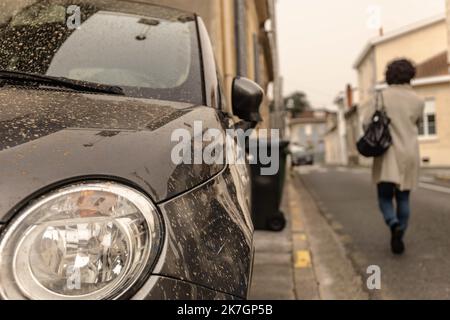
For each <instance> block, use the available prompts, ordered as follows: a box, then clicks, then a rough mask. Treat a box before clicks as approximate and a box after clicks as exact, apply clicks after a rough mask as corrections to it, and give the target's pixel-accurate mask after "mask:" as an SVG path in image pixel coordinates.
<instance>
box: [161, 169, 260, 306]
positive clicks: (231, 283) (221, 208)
mask: <svg viewBox="0 0 450 320" xmlns="http://www.w3.org/2000/svg"><path fill="white" fill-rule="evenodd" d="M242 169H243V168H242V167H241V168H239V166H227V167H226V169H225V170H224V171H223V172H221V173H220V174H219V175H218V176H217V177H215V178H214V179H212V180H210V181H208V182H206V183H205V184H203V185H202V186H200V187H198V188H196V189H194V190H192V191H191V192H189V193H187V194H185V195H181V196H179V197H177V198H175V199H172V200H170V201H168V202H167V203H164V204H161V205H160V206H159V208H160V209H161V212H162V213H163V215H164V216H165V218H167V225H166V230H167V234H168V240H167V250H165V254H164V263H163V265H162V266H161V267H160V268H159V270H156V272H157V273H158V274H161V275H165V276H170V277H174V278H177V279H182V280H187V281H189V282H192V283H197V284H201V285H203V286H205V287H208V288H214V289H215V290H219V291H222V292H227V293H230V294H232V295H234V296H237V297H241V298H245V297H246V296H247V290H248V287H249V286H250V280H251V279H250V276H249V275H251V270H252V256H253V224H252V222H251V214H250V211H249V209H248V208H249V203H248V201H249V199H247V198H246V197H245V194H244V192H245V189H246V188H248V186H247V185H246V183H245V182H244V183H240V182H239V181H241V180H242V175H243V174H245V171H242ZM180 257H183V258H182V259H180Z"/></svg>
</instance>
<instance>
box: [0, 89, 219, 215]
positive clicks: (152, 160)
mask: <svg viewBox="0 0 450 320" xmlns="http://www.w3.org/2000/svg"><path fill="white" fill-rule="evenodd" d="M216 111H217V110H214V109H212V108H209V107H201V106H198V107H193V106H192V105H189V104H182V103H174V102H168V101H156V100H145V99H136V98H127V97H120V96H108V95H90V94H80V93H71V92H58V91H56V92H55V91H46V90H32V89H9V88H3V89H2V90H0V119H1V120H0V136H2V140H1V141H0V164H1V171H2V173H1V174H2V178H1V180H0V221H2V222H5V221H7V220H8V219H10V218H11V216H12V214H14V213H15V211H16V210H17V209H19V207H20V206H21V205H23V204H24V201H26V200H27V199H29V198H35V197H36V192H39V191H40V190H42V192H46V191H47V190H46V189H47V188H48V187H49V186H54V185H55V184H61V183H65V181H70V180H77V179H78V178H83V179H86V177H92V178H101V177H110V178H113V179H114V177H117V178H118V179H120V178H121V179H125V180H127V181H130V182H132V183H133V184H135V185H137V186H139V187H140V189H142V190H144V191H145V192H146V193H147V194H148V195H149V196H150V197H151V198H152V200H153V201H155V202H161V201H163V200H165V199H168V198H170V197H174V196H176V195H177V194H180V193H182V192H184V191H186V190H188V189H190V188H193V187H195V186H196V185H198V184H200V183H202V182H204V181H205V180H207V179H208V178H210V177H212V176H213V175H214V174H216V173H218V172H219V171H220V170H221V169H222V168H223V165H220V164H211V165H207V164H198V165H194V164H192V165H187V164H186V165H184V164H182V165H179V166H177V165H175V164H173V163H172V161H171V151H172V148H173V146H174V145H175V144H176V142H171V134H172V132H173V130H175V129H179V128H184V129H186V130H188V131H189V132H192V134H193V128H194V121H197V120H199V119H201V120H202V123H203V125H204V126H205V127H209V128H217V129H221V128H222V127H221V126H222V125H221V121H220V118H219V116H218V114H217V112H216Z"/></svg>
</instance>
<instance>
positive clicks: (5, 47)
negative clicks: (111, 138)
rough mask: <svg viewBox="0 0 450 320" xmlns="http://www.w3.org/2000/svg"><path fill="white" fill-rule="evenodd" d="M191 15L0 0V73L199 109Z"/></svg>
mask: <svg viewBox="0 0 450 320" xmlns="http://www.w3.org/2000/svg"><path fill="white" fill-rule="evenodd" d="M196 34H197V33H196V26H195V18H194V17H193V16H192V15H189V14H186V13H183V12H180V11H177V10H173V9H168V8H163V7H159V6H153V5H147V4H139V3H131V2H122V1H115V0H108V1H105V0H103V1H101V0H98V1H96V0H90V1H80V0H78V1H74V0H71V1H70V0H60V1H49V0H34V1H32V0H2V1H1V2H0V69H2V70H10V71H21V72H29V73H35V74H43V75H49V76H57V77H66V78H70V79H75V80H82V81H89V82H94V83H101V84H106V85H113V86H120V87H121V88H123V90H124V92H125V94H126V95H129V96H134V97H142V98H153V99H163V100H175V101H182V102H190V103H196V104H201V102H202V100H203V99H202V90H201V68H200V58H199V52H198V47H199V46H198V43H197V36H196Z"/></svg>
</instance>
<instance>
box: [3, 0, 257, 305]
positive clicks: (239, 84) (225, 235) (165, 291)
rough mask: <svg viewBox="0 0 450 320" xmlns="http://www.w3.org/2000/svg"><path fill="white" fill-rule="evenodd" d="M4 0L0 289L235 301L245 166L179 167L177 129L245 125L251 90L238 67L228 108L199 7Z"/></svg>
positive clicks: (245, 256)
mask: <svg viewBox="0 0 450 320" xmlns="http://www.w3.org/2000/svg"><path fill="white" fill-rule="evenodd" d="M74 5H75V6H74ZM0 9H1V10H0V11H1V14H0V233H1V235H0V297H1V298H2V299H243V298H244V299H245V298H246V297H247V294H248V289H249V284H250V281H251V273H252V261H253V225H252V222H251V218H250V217H251V215H250V209H251V208H250V194H249V190H250V186H249V173H248V167H247V166H245V165H232V164H226V163H223V164H220V163H212V164H206V163H196V164H189V163H177V164H176V163H174V162H173V161H172V160H171V159H172V156H173V155H172V152H173V149H174V147H175V146H176V145H177V142H176V141H173V139H172V134H173V132H174V131H175V130H177V129H183V130H185V132H188V133H191V134H192V136H195V135H196V134H198V132H195V130H196V129H195V128H196V122H198V121H201V123H202V124H203V128H214V129H216V130H218V131H219V132H225V130H227V129H233V128H235V127H238V126H241V125H242V123H244V124H248V125H249V126H254V125H255V118H257V117H256V116H255V115H256V114H257V110H258V107H259V104H260V102H261V99H262V91H261V89H260V88H259V87H258V86H257V85H256V84H254V83H252V82H251V81H249V80H246V79H240V78H237V79H235V81H234V83H233V106H232V107H233V111H234V116H236V115H237V116H239V117H240V119H241V120H242V121H243V122H238V121H237V120H233V119H236V117H233V116H232V115H231V114H229V113H227V112H226V111H225V107H224V106H225V99H224V95H223V92H222V90H221V85H220V83H221V81H220V76H219V75H218V74H219V72H218V71H217V70H216V65H215V63H214V57H213V50H212V47H211V44H210V40H209V38H208V34H207V32H206V29H205V27H204V24H203V22H202V20H201V19H200V18H199V17H197V16H196V15H194V14H189V13H185V12H181V11H178V10H174V9H170V8H165V7H160V6H154V5H149V4H144V3H140V2H132V1H130V2H128V1H115V0H114V1H111V0H108V1H101V0H98V1H96V0H86V1H80V0H77V1H74V0H70V1H65V0H56V1H53V0H52V1H17V0H14V1H6V2H3V3H2V4H0ZM77 14H79V15H80V16H79V18H80V19H79V21H81V25H77V16H76V15H77ZM70 19H72V20H70ZM69 20H70V21H69ZM69 22H70V23H69ZM201 147H204V145H201ZM235 147H236V148H237V147H238V146H235ZM194 163H195V162H194Z"/></svg>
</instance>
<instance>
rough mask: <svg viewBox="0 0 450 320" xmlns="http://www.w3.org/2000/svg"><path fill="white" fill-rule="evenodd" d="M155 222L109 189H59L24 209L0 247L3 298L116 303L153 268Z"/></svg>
mask: <svg viewBox="0 0 450 320" xmlns="http://www.w3.org/2000/svg"><path fill="white" fill-rule="evenodd" d="M161 225H162V224H161V219H160V218H159V215H158V213H157V210H156V208H155V207H154V206H153V204H152V202H151V200H150V199H148V198H147V197H146V196H144V195H143V194H141V193H140V192H138V191H136V190H134V189H132V188H129V187H126V186H123V185H119V184H116V183H89V184H79V185H73V186H69V187H66V188H63V189H60V190H58V191H56V192H54V193H52V194H50V195H48V196H46V197H44V198H42V199H40V200H38V201H37V202H36V203H34V204H33V205H31V206H30V207H28V208H27V209H25V210H24V212H23V213H22V214H20V215H19V217H18V218H17V219H16V220H15V221H14V222H13V223H12V224H11V225H10V226H9V227H8V229H7V230H6V232H5V234H4V236H3V237H2V239H1V240H0V295H1V296H2V297H3V298H5V299H24V298H28V299H109V298H119V297H120V296H121V295H123V294H124V293H125V292H127V291H128V290H129V289H130V287H132V286H133V285H134V284H135V283H136V282H137V281H138V280H139V279H140V278H141V277H142V276H143V275H145V274H147V273H148V271H149V268H150V267H151V265H152V264H153V263H154V262H155V259H156V256H157V253H158V249H159V247H160V244H161V243H160V242H161Z"/></svg>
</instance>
